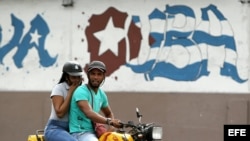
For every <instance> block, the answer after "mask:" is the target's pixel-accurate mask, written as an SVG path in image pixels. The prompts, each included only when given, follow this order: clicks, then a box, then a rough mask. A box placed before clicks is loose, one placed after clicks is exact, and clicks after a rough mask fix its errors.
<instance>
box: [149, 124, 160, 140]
mask: <svg viewBox="0 0 250 141" xmlns="http://www.w3.org/2000/svg"><path fill="white" fill-rule="evenodd" d="M149 138H150V139H151V140H161V139H162V127H160V126H154V127H151V128H150V129H149Z"/></svg>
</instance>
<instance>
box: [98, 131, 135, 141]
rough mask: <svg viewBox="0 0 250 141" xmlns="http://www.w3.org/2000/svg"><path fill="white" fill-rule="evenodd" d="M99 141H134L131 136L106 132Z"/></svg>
mask: <svg viewBox="0 0 250 141" xmlns="http://www.w3.org/2000/svg"><path fill="white" fill-rule="evenodd" d="M99 141H134V140H133V138H132V136H131V135H130V134H127V133H125V134H121V133H117V132H106V133H104V134H103V135H102V136H101V137H100V138H99Z"/></svg>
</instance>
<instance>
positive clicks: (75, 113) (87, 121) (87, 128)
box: [69, 61, 120, 141]
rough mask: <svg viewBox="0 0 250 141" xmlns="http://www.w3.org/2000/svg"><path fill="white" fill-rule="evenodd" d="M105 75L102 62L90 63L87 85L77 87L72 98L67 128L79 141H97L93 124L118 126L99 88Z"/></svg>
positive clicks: (103, 93)
mask: <svg viewBox="0 0 250 141" xmlns="http://www.w3.org/2000/svg"><path fill="white" fill-rule="evenodd" d="M105 73H106V66H105V64H104V63H103V62H101V61H92V62H91V63H90V64H89V66H88V69H87V77H88V84H86V85H81V86H79V87H78V88H77V89H76V90H75V92H74V94H73V96H72V100H71V106H70V116H69V118H70V122H69V128H70V133H71V134H72V135H73V136H74V137H76V138H77V139H78V140H79V141H98V137H97V136H96V135H95V131H94V128H93V123H94V122H95V123H103V124H108V125H112V126H114V127H119V126H120V120H118V119H114V114H113V112H112V110H111V107H110V106H109V102H108V98H107V95H106V93H105V92H104V91H103V90H102V89H101V88H100V86H101V85H102V84H103V83H104V80H105ZM100 112H102V113H103V115H104V116H103V115H101V114H99V113H100ZM112 126H109V127H110V128H112Z"/></svg>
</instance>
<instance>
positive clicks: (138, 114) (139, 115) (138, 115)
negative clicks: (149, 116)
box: [136, 108, 142, 118]
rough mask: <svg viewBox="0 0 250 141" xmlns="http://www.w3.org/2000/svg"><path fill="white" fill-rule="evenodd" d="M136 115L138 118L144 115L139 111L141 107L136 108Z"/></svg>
mask: <svg viewBox="0 0 250 141" xmlns="http://www.w3.org/2000/svg"><path fill="white" fill-rule="evenodd" d="M136 116H137V118H140V117H142V115H141V114H140V112H139V108H136Z"/></svg>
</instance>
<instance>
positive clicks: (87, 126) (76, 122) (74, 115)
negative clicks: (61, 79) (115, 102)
mask: <svg viewBox="0 0 250 141" xmlns="http://www.w3.org/2000/svg"><path fill="white" fill-rule="evenodd" d="M90 90H91V92H90V91H89V89H88V87H87V86H86V85H82V86H79V87H78V88H77V89H76V90H75V91H74V93H73V96H72V99H71V104H70V112H69V129H70V133H76V132H85V131H91V132H93V131H94V130H93V127H92V123H91V120H90V119H89V118H87V117H86V115H85V114H84V113H83V112H82V111H81V110H80V109H79V107H78V105H77V102H78V101H81V100H87V101H88V102H89V105H90V106H91V107H92V96H91V93H92V94H93V98H94V103H93V107H94V108H93V107H92V108H93V110H94V111H95V112H96V113H99V112H100V110H101V108H104V107H107V106H108V99H107V95H106V94H105V92H104V91H103V90H101V89H98V92H97V93H96V94H95V92H94V91H93V90H92V89H90Z"/></svg>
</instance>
